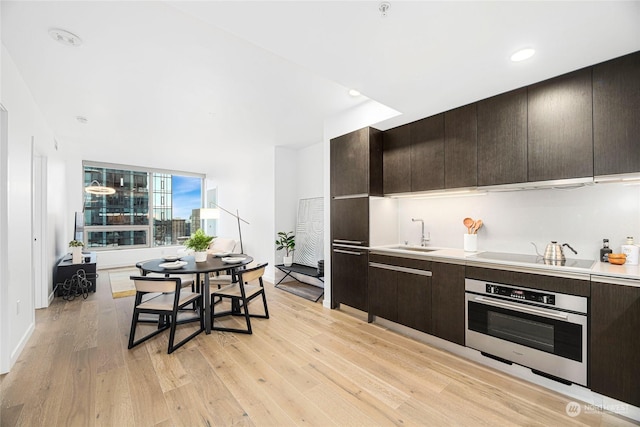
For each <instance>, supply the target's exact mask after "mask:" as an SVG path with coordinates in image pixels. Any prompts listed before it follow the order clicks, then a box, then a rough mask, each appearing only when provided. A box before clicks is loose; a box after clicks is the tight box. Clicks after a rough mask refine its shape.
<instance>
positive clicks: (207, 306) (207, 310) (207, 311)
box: [202, 273, 211, 335]
mask: <svg viewBox="0 0 640 427" xmlns="http://www.w3.org/2000/svg"><path fill="white" fill-rule="evenodd" d="M202 298H204V332H205V334H207V335H209V334H210V333H211V293H210V291H209V273H206V274H205V275H204V285H203V286H202Z"/></svg>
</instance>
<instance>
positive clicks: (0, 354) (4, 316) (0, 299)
mask: <svg viewBox="0 0 640 427" xmlns="http://www.w3.org/2000/svg"><path fill="white" fill-rule="evenodd" d="M8 115H9V113H8V111H7V110H6V108H4V106H3V105H2V104H0V374H4V373H7V372H9V366H10V361H11V354H10V353H9V352H10V346H9V345H8V344H7V343H8V342H9V274H8V271H7V269H8V267H9V266H8V262H7V257H8V244H7V235H8V232H9V220H8V218H7V217H8V214H9V194H8V188H9V173H8V171H7V170H8V166H9V160H8V151H9V136H8V135H9V133H8V130H7V125H8V123H9V120H8Z"/></svg>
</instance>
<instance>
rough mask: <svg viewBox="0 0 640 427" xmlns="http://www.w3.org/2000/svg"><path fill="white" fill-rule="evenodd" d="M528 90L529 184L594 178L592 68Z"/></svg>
mask: <svg viewBox="0 0 640 427" xmlns="http://www.w3.org/2000/svg"><path fill="white" fill-rule="evenodd" d="M528 90H529V93H528V106H529V108H528V109H529V113H528V115H529V117H528V134H529V138H528V140H529V142H528V156H527V157H528V163H529V167H528V181H530V182H535V181H550V180H556V179H569V178H583V177H589V176H593V131H592V91H591V68H585V69H582V70H578V71H575V72H573V73H569V74H565V75H562V76H560V77H556V78H553V79H550V80H546V81H544V82H540V83H537V84H534V85H531V86H529V89H528Z"/></svg>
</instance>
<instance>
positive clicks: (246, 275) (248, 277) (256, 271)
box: [238, 262, 269, 283]
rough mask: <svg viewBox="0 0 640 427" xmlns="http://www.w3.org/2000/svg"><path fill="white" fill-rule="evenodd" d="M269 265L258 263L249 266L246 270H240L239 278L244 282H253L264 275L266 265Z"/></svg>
mask: <svg viewBox="0 0 640 427" xmlns="http://www.w3.org/2000/svg"><path fill="white" fill-rule="evenodd" d="M267 265H269V263H266V262H265V263H263V264H258V265H257V266H255V267H252V268H248V269H246V270H238V276H240V278H239V280H240V281H241V282H242V283H248V282H252V281H254V280H256V279H258V278H260V277H262V276H263V275H264V270H265V267H266V266H267Z"/></svg>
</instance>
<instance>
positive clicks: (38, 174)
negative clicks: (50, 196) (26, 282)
mask: <svg viewBox="0 0 640 427" xmlns="http://www.w3.org/2000/svg"><path fill="white" fill-rule="evenodd" d="M31 177H32V184H31V241H32V242H31V243H32V245H31V258H32V260H33V261H32V266H33V268H32V270H31V272H32V273H31V274H32V283H33V296H34V308H36V309H38V308H46V307H48V306H49V276H48V274H47V269H46V268H45V266H46V265H47V263H46V259H47V254H46V248H47V215H48V210H47V158H46V157H44V156H40V155H38V154H37V151H36V146H35V141H34V138H33V137H32V138H31Z"/></svg>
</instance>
